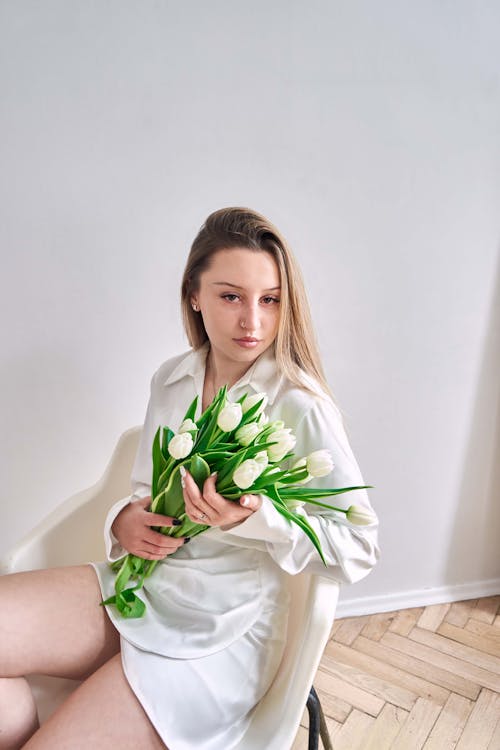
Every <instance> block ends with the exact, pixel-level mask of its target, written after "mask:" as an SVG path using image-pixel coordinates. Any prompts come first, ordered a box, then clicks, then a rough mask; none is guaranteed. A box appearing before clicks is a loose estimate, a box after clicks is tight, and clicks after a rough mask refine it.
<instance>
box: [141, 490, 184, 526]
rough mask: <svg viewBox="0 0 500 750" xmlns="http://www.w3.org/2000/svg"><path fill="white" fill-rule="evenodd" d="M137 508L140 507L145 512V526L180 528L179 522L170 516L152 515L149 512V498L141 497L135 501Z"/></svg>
mask: <svg viewBox="0 0 500 750" xmlns="http://www.w3.org/2000/svg"><path fill="white" fill-rule="evenodd" d="M135 502H136V503H137V505H138V506H140V507H142V509H143V510H144V512H145V514H146V515H145V516H144V521H145V525H146V526H180V524H181V521H179V520H178V519H177V518H172V516H164V515H162V514H161V513H152V512H151V511H150V510H149V506H150V505H151V498H150V497H143V498H141V499H140V500H136V501H135Z"/></svg>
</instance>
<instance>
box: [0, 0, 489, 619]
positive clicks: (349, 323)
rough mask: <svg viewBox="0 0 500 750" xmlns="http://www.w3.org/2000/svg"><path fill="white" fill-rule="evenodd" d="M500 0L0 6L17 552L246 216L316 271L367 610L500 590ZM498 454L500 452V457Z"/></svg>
mask: <svg viewBox="0 0 500 750" xmlns="http://www.w3.org/2000/svg"><path fill="white" fill-rule="evenodd" d="M499 22H500V9H499V6H498V4H495V3H492V2H487V1H486V0H483V1H482V2H476V3H470V2H465V1H462V2H453V3H452V2H429V1H428V2H423V3H419V4H415V3H406V2H396V1H395V0H393V1H392V2H389V1H388V0H385V1H384V2H379V3H371V2H368V1H366V2H355V3H350V2H340V1H338V0H337V1H335V2H327V1H326V0H324V1H320V0H315V1H314V2H311V0H308V1H307V2H305V0H304V1H302V2H298V1H296V2H289V1H288V0H279V1H277V2H274V3H268V2H263V0H257V1H254V2H252V3H243V2H234V0H231V1H230V0H219V1H218V2H212V3H204V2H201V0H200V1H199V2H195V1H192V2H186V3H177V2H167V1H163V2H161V1H156V2H153V1H152V0H142V2H140V3H139V2H131V1H130V0H108V1H107V2H75V1H74V0H73V2H67V0H59V1H57V0H45V2H44V3H39V2H35V1H34V0H24V2H21V3H20V2H14V1H13V0H12V1H11V2H3V3H1V4H0V35H1V39H0V55H1V59H0V106H1V110H2V113H1V122H2V125H1V128H2V132H1V134H0V135H1V137H0V149H1V155H0V161H1V165H2V167H1V170H0V190H1V196H0V200H1V207H2V210H1V214H2V220H1V245H0V246H1V253H2V294H1V305H2V324H3V325H2V329H3V332H2V347H1V349H0V357H1V370H0V372H1V393H2V396H3V405H2V417H3V418H2V443H1V451H0V455H1V461H2V466H1V476H2V487H3V498H2V505H1V528H0V549H2V550H5V549H6V548H8V547H9V546H11V545H12V544H13V543H15V542H16V541H17V540H18V539H19V538H21V537H22V536H23V534H24V533H25V532H26V530H27V529H29V528H31V527H32V526H33V525H34V524H35V523H36V522H37V521H38V520H39V519H41V518H42V517H43V516H44V515H45V514H46V513H47V512H48V511H49V510H51V509H52V508H54V507H55V506H56V505H58V504H59V503H60V502H61V501H62V500H63V499H64V498H65V497H67V496H68V495H70V494H71V493H73V492H75V491H77V490H78V489H80V488H82V487H85V486H87V485H89V484H91V483H93V481H95V480H96V479H97V477H98V476H99V475H100V473H101V471H102V469H103V467H104V465H105V463H106V460H107V458H108V456H109V455H110V453H111V450H112V448H113V446H114V443H115V441H116V440H117V438H118V436H119V434H120V433H121V432H122V431H123V430H124V429H125V428H126V427H128V426H130V425H132V424H136V423H139V422H141V421H142V418H143V413H144V410H145V406H146V400H147V396H148V389H149V379H150V376H151V374H152V372H153V370H154V369H155V368H156V367H157V366H158V364H159V363H160V362H162V361H163V360H164V359H166V358H167V357H169V356H171V355H172V354H174V353H177V352H179V351H181V350H183V349H185V348H186V341H185V339H184V337H183V334H182V332H181V328H180V317H179V312H178V287H179V282H180V275H181V270H182V268H183V263H184V260H185V256H186V252H187V250H188V247H189V244H190V242H191V240H192V239H193V237H194V235H195V233H196V231H197V229H198V227H199V226H200V224H201V222H202V221H203V219H204V218H205V216H206V215H207V214H208V213H209V212H210V211H212V210H214V209H216V208H219V207H221V206H224V205H238V204H239V205H248V206H252V207H254V208H256V209H257V210H260V211H262V212H263V213H265V214H267V215H268V216H269V218H270V219H271V220H272V221H274V222H275V223H276V224H277V226H278V227H280V228H281V230H282V231H283V233H284V234H285V235H286V236H287V237H288V238H289V239H290V241H291V243H292V246H293V247H294V249H295V252H296V254H297V256H298V258H299V260H300V261H302V264H303V267H304V273H305V276H306V280H307V283H308V288H309V292H310V297H311V302H312V308H313V314H314V317H315V321H316V324H317V328H318V335H319V339H320V344H321V348H322V352H323V355H324V360H325V366H326V370H327V372H328V375H329V378H330V382H331V384H332V386H333V389H334V391H335V393H336V395H337V398H338V401H339V402H340V405H341V407H342V408H343V410H344V412H345V416H346V421H347V425H348V428H349V433H350V436H351V441H352V444H353V448H354V450H355V452H356V454H357V456H358V459H359V462H360V464H361V467H362V469H363V471H364V475H365V479H366V481H367V482H369V483H371V484H374V485H375V486H376V489H375V490H373V491H372V499H373V502H374V504H375V505H376V507H377V509H378V511H379V514H380V518H381V545H382V550H383V557H382V560H381V562H380V565H379V567H378V569H377V570H376V571H374V573H373V574H372V575H371V576H370V577H369V578H368V579H366V581H364V582H362V583H360V584H358V585H357V586H355V587H352V588H349V589H346V590H345V591H344V592H343V600H344V602H345V603H344V605H343V606H344V609H343V611H344V612H347V611H368V610H370V609H372V610H373V609H382V608H384V607H386V608H387V607H392V606H396V605H398V606H399V605H403V604H405V603H407V604H412V603H420V602H422V601H432V600H439V599H444V598H446V597H448V596H454V597H455V598H461V596H474V595H476V594H479V593H483V592H488V591H499V590H500V570H499V567H500V564H499V554H498V539H499V538H500V510H499V503H498V489H497V488H498V480H499V479H500V476H499V469H498V456H499V452H500V435H499V430H498V403H499V402H498V395H499V394H498V384H499V363H500V351H499V349H500V344H499V338H500V336H499V309H498V308H499V299H500V282H499V269H498V257H497V256H498V248H499V239H500V237H499V234H500V216H499V213H498V205H499V199H500V179H499V163H500V159H499V157H500V146H499V139H498V133H499V132H500V96H499V90H500V64H499V57H498V36H497V31H496V30H497V29H498V24H499ZM495 458H496V459H497V460H496V462H495Z"/></svg>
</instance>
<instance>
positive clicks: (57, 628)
mask: <svg viewBox="0 0 500 750" xmlns="http://www.w3.org/2000/svg"><path fill="white" fill-rule="evenodd" d="M0 601H1V602H2V610H3V615H2V617H1V618H0V676H2V677H17V676H20V675H26V674H47V675H55V676H58V677H71V678H73V679H83V678H84V677H86V676H87V675H89V674H91V673H92V672H93V671H94V670H96V669H97V668H98V667H100V666H101V665H102V664H104V663H105V662H106V661H107V660H108V659H110V657H111V656H113V655H114V654H116V653H117V652H118V651H119V648H120V640H119V635H118V632H117V631H116V628H115V627H114V626H113V625H112V623H111V621H110V619H109V617H108V615H107V613H106V610H105V608H104V607H101V606H99V603H100V601H101V589H100V587H99V583H98V580H97V574H96V572H95V570H94V568H93V567H92V566H91V565H80V566H75V567H68V568H50V569H48V570H35V571H29V572H26V573H13V574H10V575H6V576H2V577H0Z"/></svg>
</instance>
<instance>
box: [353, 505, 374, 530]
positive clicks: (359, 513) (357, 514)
mask: <svg viewBox="0 0 500 750" xmlns="http://www.w3.org/2000/svg"><path fill="white" fill-rule="evenodd" d="M345 515H346V518H347V520H348V521H350V522H351V523H354V524H356V526H368V525H369V524H371V523H374V522H375V521H376V520H377V517H376V516H375V514H374V513H373V511H372V510H370V508H366V507H365V506H364V505H351V506H350V508H349V509H348V511H347V513H346V514H345Z"/></svg>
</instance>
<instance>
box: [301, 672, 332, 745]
mask: <svg viewBox="0 0 500 750" xmlns="http://www.w3.org/2000/svg"><path fill="white" fill-rule="evenodd" d="M307 711H308V713H309V744H308V750H318V738H319V736H320V735H321V742H322V743H323V747H324V750H333V747H332V743H331V740H330V735H329V734H328V727H327V726H326V721H325V715H324V713H323V709H322V708H321V702H320V700H319V698H318V694H317V692H316V690H315V689H314V685H313V686H312V687H311V690H310V692H309V698H308V699H307Z"/></svg>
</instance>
